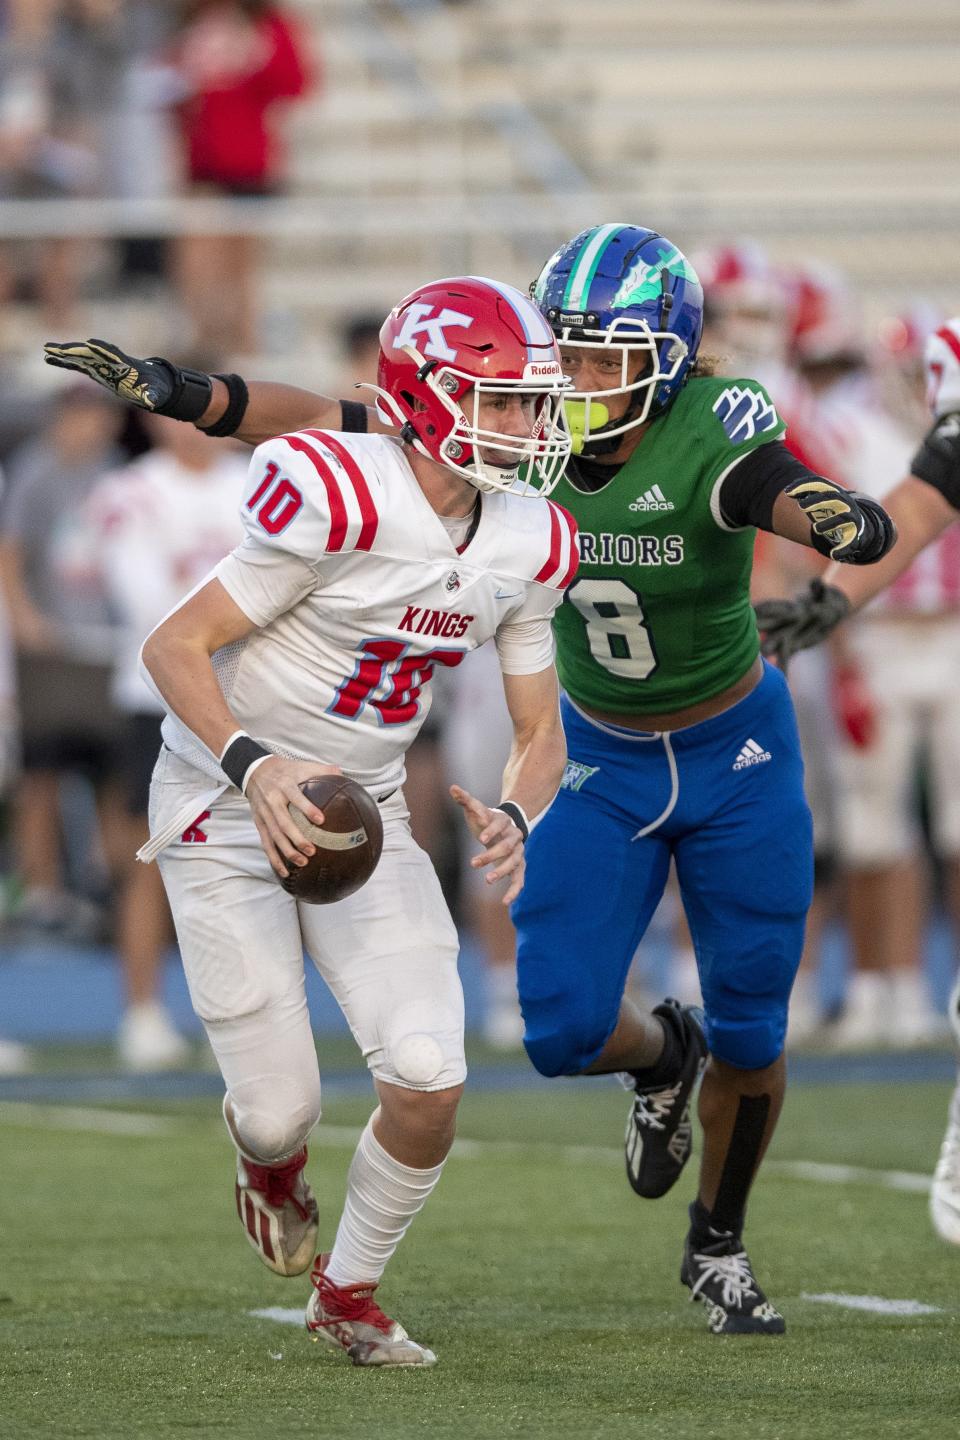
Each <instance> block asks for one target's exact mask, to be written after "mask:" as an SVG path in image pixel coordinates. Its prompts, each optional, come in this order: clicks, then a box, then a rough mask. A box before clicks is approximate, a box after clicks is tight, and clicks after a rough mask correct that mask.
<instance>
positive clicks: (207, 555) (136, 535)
mask: <svg viewBox="0 0 960 1440" xmlns="http://www.w3.org/2000/svg"><path fill="white" fill-rule="evenodd" d="M199 368H201V369H207V368H210V367H209V366H208V365H207V364H205V363H203V362H201V363H200V365H199ZM146 424H147V428H148V431H149V433H150V436H151V438H152V439H153V441H154V444H155V447H156V448H155V449H153V450H151V451H149V452H148V453H147V454H146V455H143V456H141V457H140V459H138V460H135V461H134V462H133V464H132V465H129V466H126V467H125V468H124V469H122V470H118V471H116V472H115V473H114V474H112V475H109V476H107V477H106V478H105V479H104V480H103V481H102V482H101V484H100V485H98V486H97V488H96V489H95V490H94V492H93V494H92V496H91V498H90V515H91V518H92V523H93V525H94V528H95V531H96V534H97V535H98V537H99V542H100V560H101V563H102V567H103V576H104V581H105V585H106V590H107V595H108V598H109V600H110V601H111V603H112V606H113V608H114V611H115V613H116V616H117V618H118V621H119V624H120V637H119V650H118V659H117V668H116V673H115V678H114V687H113V695H114V701H115V703H116V705H117V708H118V709H119V711H120V712H121V715H122V717H123V729H122V732H121V746H120V755H121V766H122V780H123V784H124V789H125V792H126V793H125V801H126V817H125V832H126V833H125V840H124V847H123V856H124V861H123V864H122V867H121V870H120V872H119V874H118V876H117V877H116V878H117V882H118V896H117V927H116V940H117V948H118V950H119V953H120V959H121V963H122V965H123V976H124V986H125V1003H126V1008H125V1014H124V1019H123V1022H122V1024H121V1028H120V1034H119V1037H118V1044H119V1053H120V1059H121V1061H122V1063H123V1064H124V1065H125V1066H126V1068H127V1069H131V1070H157V1069H161V1068H167V1067H169V1066H174V1065H177V1064H179V1063H181V1062H182V1061H183V1060H184V1059H185V1058H186V1057H187V1054H188V1053H189V1052H188V1047H187V1045H186V1042H185V1041H184V1040H183V1038H182V1036H180V1035H179V1034H178V1033H177V1031H176V1030H175V1029H174V1027H173V1023H172V1021H171V1019H170V1016H169V1015H168V1013H167V1011H166V1010H165V1008H164V1006H163V1003H162V1000H161V995H160V987H161V980H162V972H161V964H162V960H163V953H164V950H165V949H166V947H167V946H168V945H169V943H170V939H171V933H172V926H171V922H170V912H169V908H168V906H167V899H166V895H165V893H164V888H163V882H162V880H161V878H160V871H159V869H158V868H157V866H156V865H138V864H137V862H136V861H135V859H134V855H135V853H136V851H137V850H138V849H139V848H140V846H141V845H143V844H144V843H145V841H146V840H147V839H148V837H149V826H148V823H147V802H148V799H149V793H150V777H151V774H152V772H153V767H154V764H155V762H156V759H157V755H158V754H159V751H160V743H161V741H160V721H161V720H162V718H163V714H164V711H163V707H162V705H161V704H160V703H159V701H158V700H157V699H156V697H155V696H154V695H153V694H152V692H151V691H150V690H148V688H147V686H146V685H145V683H144V681H143V680H142V679H141V677H140V673H139V667H138V656H139V652H140V646H141V644H142V643H143V641H144V639H145V638H146V636H147V635H148V634H149V633H150V631H151V630H152V629H153V628H154V626H155V625H156V624H157V623H158V622H159V621H160V620H162V619H163V617H164V615H166V613H167V612H168V611H169V610H172V609H173V608H174V606H175V605H176V604H177V603H178V602H179V601H180V600H181V599H182V598H183V596H184V595H185V594H186V593H187V592H188V591H189V590H191V589H192V588H193V587H194V585H196V584H198V583H199V582H200V581H201V580H202V579H203V577H204V576H205V575H206V574H207V573H208V571H209V570H210V569H211V568H212V567H213V566H214V565H215V564H216V562H217V561H218V560H221V559H222V558H223V556H224V555H226V554H227V553H228V552H229V551H231V550H232V549H233V548H234V546H235V545H237V544H239V542H240V540H241V539H242V526H241V524H240V518H239V514H238V504H239V498H240V494H241V491H242V489H243V483H244V480H245V478H246V473H247V461H246V456H245V453H244V452H241V451H239V450H238V448H237V447H236V446H234V445H232V444H231V443H230V442H228V441H222V440H211V439H209V438H208V437H207V436H206V435H203V434H202V433H201V432H200V431H199V430H195V429H194V428H193V427H192V426H190V425H182V424H180V423H179V422H178V421H176V420H166V419H163V418H162V417H160V416H156V415H150V416H148V417H147V418H146Z"/></svg>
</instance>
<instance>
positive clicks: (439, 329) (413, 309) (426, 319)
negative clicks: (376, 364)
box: [393, 304, 473, 360]
mask: <svg viewBox="0 0 960 1440" xmlns="http://www.w3.org/2000/svg"><path fill="white" fill-rule="evenodd" d="M432 309H433V306H432V305H424V304H416V305H411V306H410V308H409V310H408V311H407V313H406V315H404V317H403V325H402V326H401V328H400V331H399V333H398V334H397V336H396V338H395V340H394V342H393V348H394V350H402V349H403V348H404V346H405V345H413V344H414V342H415V340H416V337H417V336H418V335H426V336H427V337H428V339H427V342H426V344H425V345H419V346H417V348H418V349H419V351H420V353H421V355H429V356H430V358H431V359H432V360H456V358H457V352H456V350H455V349H454V348H453V346H452V345H451V344H450V343H449V341H448V340H447V337H446V333H445V331H446V327H447V326H448V325H457V326H459V327H460V328H461V329H462V330H466V329H468V328H469V327H470V326H471V325H472V324H473V316H472V315H463V314H461V312H460V311H459V310H448V309H446V308H445V309H443V310H441V311H440V314H439V315H434V316H432V317H431V314H430V312H431V310H432Z"/></svg>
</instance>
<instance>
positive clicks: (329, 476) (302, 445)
mask: <svg viewBox="0 0 960 1440" xmlns="http://www.w3.org/2000/svg"><path fill="white" fill-rule="evenodd" d="M283 438H284V440H286V442H287V444H288V445H289V446H290V449H291V450H296V452H297V454H298V455H304V456H306V458H307V459H308V460H309V461H310V463H311V465H312V466H313V468H314V469H315V470H316V472H317V474H318V475H319V476H320V479H321V480H322V481H323V488H324V489H325V490H326V492H327V502H328V504H329V506H330V534H329V537H328V539H327V547H326V548H327V551H328V552H330V553H332V552H335V551H337V550H342V549H343V542H344V540H345V539H346V535H347V518H348V517H347V507H346V505H345V504H344V501H343V496H342V495H341V493H340V486H339V485H338V484H337V478H336V476H335V475H334V473H333V471H332V470H331V468H330V466H329V465H328V464H327V462H326V460H324V458H323V456H322V455H321V454H320V453H319V452H318V451H317V450H315V449H314V448H313V446H312V445H308V444H307V442H306V440H301V438H300V436H299V435H284V437H283Z"/></svg>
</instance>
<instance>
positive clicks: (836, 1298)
mask: <svg viewBox="0 0 960 1440" xmlns="http://www.w3.org/2000/svg"><path fill="white" fill-rule="evenodd" d="M800 1299H801V1300H812V1301H813V1303H814V1304H815V1305H839V1306H840V1307H841V1309H843V1310H870V1311H872V1312H873V1313H874V1314H876V1315H942V1314H943V1313H944V1311H943V1310H941V1308H940V1306H939V1305H924V1304H923V1302H922V1301H921V1300H885V1299H884V1298H883V1296H882V1295H842V1294H841V1295H838V1294H834V1293H833V1292H832V1291H829V1290H828V1291H825V1292H824V1294H822V1295H807V1294H805V1293H801V1295H800ZM254 1313H257V1312H254ZM259 1313H260V1314H265V1313H266V1312H264V1311H260V1312H259Z"/></svg>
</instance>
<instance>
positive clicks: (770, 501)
mask: <svg viewBox="0 0 960 1440" xmlns="http://www.w3.org/2000/svg"><path fill="white" fill-rule="evenodd" d="M811 476H815V478H816V479H818V480H819V479H821V478H822V477H821V476H819V475H816V472H815V471H813V470H810V469H808V467H807V466H806V465H804V464H803V462H802V461H800V460H798V459H797V457H796V456H795V455H792V454H791V453H790V451H789V450H788V449H787V447H786V445H784V443H783V441H782V440H771V441H770V443H769V445H761V446H760V447H759V449H757V450H751V451H750V453H749V455H744V457H743V459H742V460H739V461H738V462H737V464H736V465H735V466H734V467H733V469H732V470H731V471H730V472H729V474H728V475H727V476H726V477H725V479H724V482H723V484H722V485H721V487H720V494H719V496H718V499H719V501H720V514H721V515H722V516H723V519H724V522H725V524H727V525H729V526H731V528H734V527H738V526H747V525H755V526H756V527H757V529H758V530H769V531H770V532H771V533H772V532H773V505H774V501H775V500H776V498H777V496H778V495H779V494H780V492H781V490H786V488H787V486H788V485H797V484H799V482H800V481H801V480H809V479H810V477H811Z"/></svg>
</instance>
